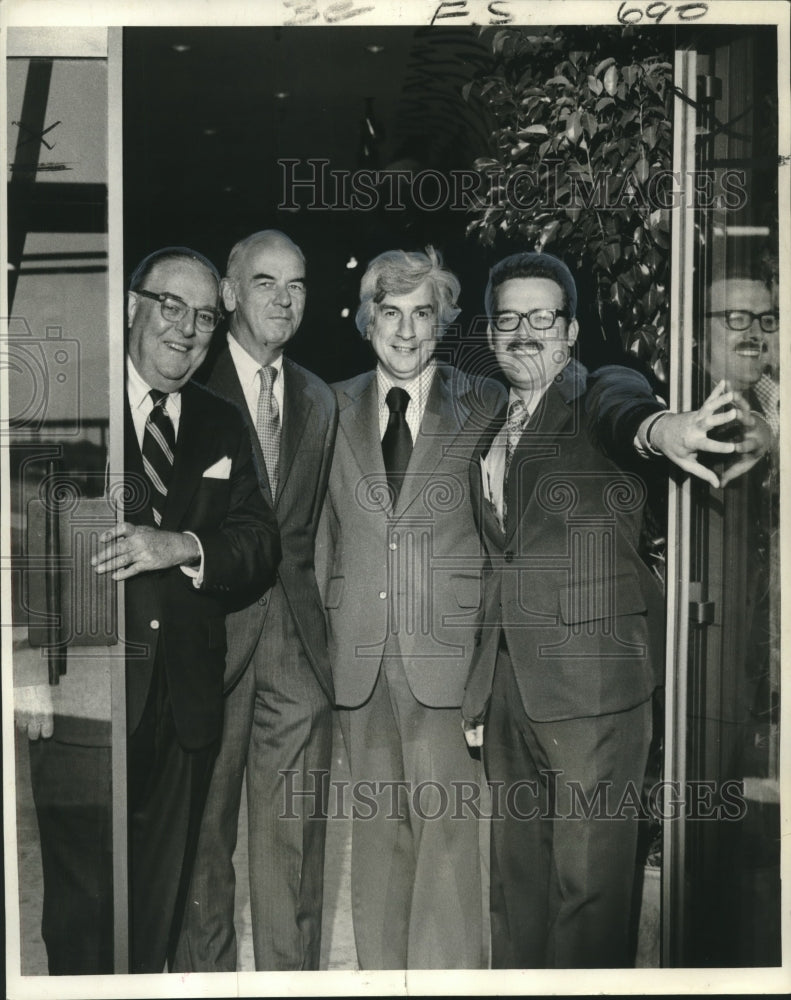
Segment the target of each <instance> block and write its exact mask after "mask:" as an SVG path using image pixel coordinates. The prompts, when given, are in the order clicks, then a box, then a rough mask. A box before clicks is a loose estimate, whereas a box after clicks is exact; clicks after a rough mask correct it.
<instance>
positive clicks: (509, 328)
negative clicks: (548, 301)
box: [492, 309, 569, 333]
mask: <svg viewBox="0 0 791 1000" xmlns="http://www.w3.org/2000/svg"><path fill="white" fill-rule="evenodd" d="M568 315H569V314H568V313H567V312H566V310H565V309H531V310H530V311H529V312H526V313H523V312H501V313H495V315H494V316H493V317H492V324H493V325H494V328H495V329H496V330H499V331H500V333H513V332H514V330H516V329H518V328H519V324H520V323H521V322H522V320H523V319H526V320H527V322H528V323H529V325H530V326H531V327H532V329H534V330H549V329H551V328H552V327H553V326H554V325H555V321H556V320H557V318H558V316H563V317H564V318H565V319H568Z"/></svg>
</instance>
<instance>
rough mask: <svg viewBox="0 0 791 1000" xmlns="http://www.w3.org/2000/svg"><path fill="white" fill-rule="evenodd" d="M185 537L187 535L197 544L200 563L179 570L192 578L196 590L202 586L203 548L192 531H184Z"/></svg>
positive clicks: (181, 567)
mask: <svg viewBox="0 0 791 1000" xmlns="http://www.w3.org/2000/svg"><path fill="white" fill-rule="evenodd" d="M184 534H185V535H189V536H190V538H194V539H195V541H196V542H197V543H198V549H199V550H200V563H199V565H198V566H197V567H196V566H180V567H179V569H180V570H181V572H182V573H185V574H186V575H187V576H189V577H191V578H192V586H193V587H194V588H195V589H196V590H198V589H199V588H200V587H202V586H203V546H202V545H201V543H200V538H198V536H197V535H196V534H195V532H194V531H185V532H184Z"/></svg>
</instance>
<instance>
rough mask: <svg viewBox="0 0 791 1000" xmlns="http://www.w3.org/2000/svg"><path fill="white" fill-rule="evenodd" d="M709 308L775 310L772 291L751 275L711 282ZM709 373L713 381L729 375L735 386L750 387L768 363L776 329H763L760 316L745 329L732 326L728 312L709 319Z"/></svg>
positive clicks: (711, 309) (719, 309)
mask: <svg viewBox="0 0 791 1000" xmlns="http://www.w3.org/2000/svg"><path fill="white" fill-rule="evenodd" d="M709 302H710V308H709V312H713V313H715V312H730V311H731V310H748V311H750V312H752V313H758V314H760V313H765V312H771V311H772V295H771V292H770V291H769V289H768V288H767V287H766V286H765V285H764V284H763V282H761V281H753V280H750V279H748V278H730V279H720V280H717V281H714V282H712V285H711V292H710V298H709ZM709 322H710V323H711V327H710V332H711V336H710V349H709V375H710V376H711V380H712V382H713V383H716V382H719V381H720V380H721V379H724V378H726V379H728V380H729V381H730V382H731V384H732V385H733V388H734V389H740V390H744V389H749V388H750V386H752V385H755V383H756V382H757V381H758V379H759V378H760V377H761V374H762V372H763V370H764V368H765V367H766V366H767V364H768V363H769V353H768V346H767V341H768V340H769V338H771V337H774V338H777V337H778V336H779V335H778V334H777V333H764V332H763V331H762V330H761V325H760V323H759V321H758V320H757V319H753V321H752V323H750V325H749V326H748V327H747V329H746V330H732V329H730V328H729V327H728V324H727V321H726V317H725V316H712V317H711V319H710V320H709Z"/></svg>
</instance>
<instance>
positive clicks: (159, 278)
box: [56, 247, 280, 972]
mask: <svg viewBox="0 0 791 1000" xmlns="http://www.w3.org/2000/svg"><path fill="white" fill-rule="evenodd" d="M218 297H219V275H218V274H217V272H216V270H215V268H214V267H213V265H212V264H211V263H210V262H209V261H208V260H206V258H205V257H203V256H202V255H201V254H198V253H196V252H195V251H193V250H189V249H187V248H185V247H167V248H164V249H162V250H158V251H156V252H155V253H153V254H151V255H150V256H149V257H147V258H146V259H145V260H144V261H142V263H141V264H140V265H139V266H138V268H137V270H136V271H135V273H134V275H133V276H132V279H131V281H130V287H129V294H128V301H127V318H128V324H129V336H128V344H127V351H128V357H127V380H126V397H127V398H126V403H127V405H126V408H125V413H126V426H125V466H126V469H125V471H126V475H127V478H128V483H129V484H130V495H131V496H132V499H131V500H130V501H129V503H128V504H127V507H126V510H125V518H126V520H125V521H123V522H122V523H120V524H118V525H117V526H116V527H115V528H112V529H110V530H109V531H107V532H106V533H105V534H104V536H102V538H101V539H100V541H101V542H102V543H103V545H102V548H101V549H100V550H99V552H98V553H97V555H96V556H95V557H94V559H93V565H94V568H95V571H96V572H97V573H100V574H103V573H111V574H112V578H113V579H114V580H124V581H126V585H125V612H126V614H125V620H126V628H125V635H124V639H125V640H126V642H127V644H128V649H129V658H128V660H127V673H126V681H127V683H126V688H127V740H128V743H127V775H128V810H129V871H130V884H129V903H130V971H132V972H161V971H162V970H163V967H164V966H165V963H166V961H167V962H168V963H170V962H171V960H172V957H173V950H174V948H175V944H176V940H177V937H178V933H179V928H180V925H181V918H182V914H183V909H184V901H185V897H186V889H187V886H188V884H189V877H190V872H191V868H192V863H193V859H194V855H195V847H196V844H197V837H198V829H199V824H200V817H201V813H202V812H203V806H204V802H205V800H206V794H207V792H208V788H209V780H210V778H211V773H212V768H213V766H214V759H215V757H216V754H217V749H218V745H219V739H220V734H221V730H222V718H223V699H222V678H223V672H224V666H225V663H224V661H225V649H226V635H225V616H226V613H227V612H228V611H229V610H230V609H231V608H232V607H233V606H238V604H239V603H240V602H245V603H246V602H249V601H250V600H253V599H254V598H255V597H256V596H258V595H260V594H261V593H263V591H264V590H265V589H266V587H267V586H269V585H270V584H271V582H272V580H273V578H274V573H275V568H276V566H277V562H278V560H279V558H280V541H279V536H278V530H277V523H276V520H275V516H274V513H273V511H272V509H271V507H270V506H269V505H268V504H267V503H266V501H265V499H264V498H263V497H262V496H261V494H260V492H259V490H258V483H257V479H256V473H255V466H254V463H253V454H252V450H251V445H250V438H249V434H248V432H247V428H246V427H245V426H244V423H243V421H242V418H241V416H240V414H239V413H238V411H237V410H236V409H235V408H234V407H233V406H231V405H230V404H228V403H226V402H224V401H223V400H221V399H219V398H218V397H217V396H216V395H214V394H213V393H211V392H208V391H207V390H206V389H204V388H203V387H202V386H200V385H198V384H197V383H195V382H192V381H190V379H191V377H192V375H193V374H194V373H195V371H196V370H197V369H198V367H199V366H200V364H201V363H202V361H203V360H204V358H205V356H206V352H207V350H208V347H209V343H210V341H211V337H212V333H213V331H214V329H215V327H216V325H217V323H218V321H219V313H218V304H219V303H218ZM133 651H134V652H133ZM56 905H58V906H61V907H65V903H64V902H63V901H62V900H58V901H57V904H56ZM70 919H73V920H75V921H78V920H79V919H80V918H79V914H77V913H75V914H70Z"/></svg>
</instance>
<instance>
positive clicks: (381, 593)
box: [379, 590, 387, 601]
mask: <svg viewBox="0 0 791 1000" xmlns="http://www.w3.org/2000/svg"><path fill="white" fill-rule="evenodd" d="M386 597H387V591H386V590H380V591H379V600H380V601H383V600H384V599H385V598H386Z"/></svg>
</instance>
